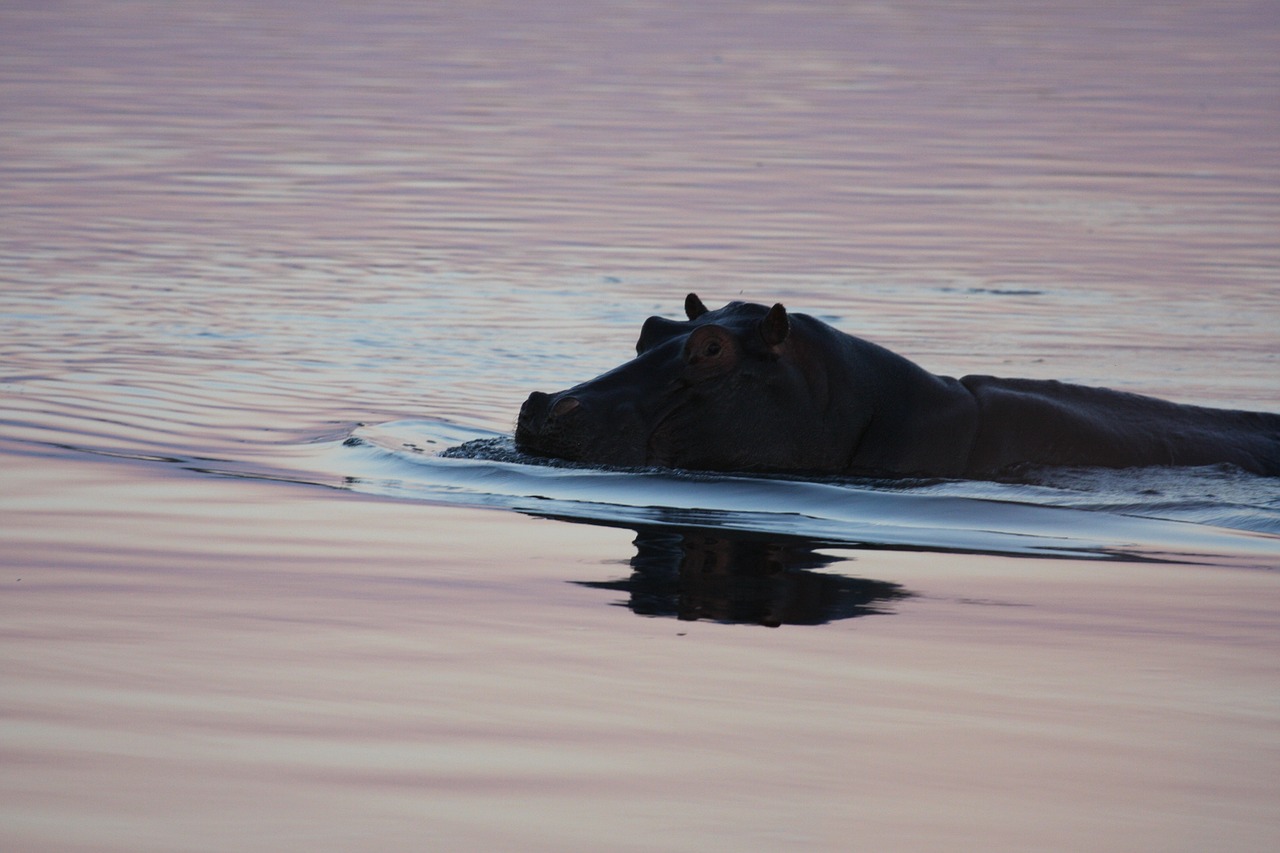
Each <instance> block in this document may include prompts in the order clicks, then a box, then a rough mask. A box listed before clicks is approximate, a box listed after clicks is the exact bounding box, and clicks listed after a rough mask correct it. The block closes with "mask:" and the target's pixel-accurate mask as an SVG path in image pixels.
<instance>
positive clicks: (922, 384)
mask: <svg viewBox="0 0 1280 853" xmlns="http://www.w3.org/2000/svg"><path fill="white" fill-rule="evenodd" d="M685 313H686V314H687V315H688V317H689V320H688V322H677V321H674V320H665V319H662V318H660V317H650V318H649V319H648V320H647V321H646V322H645V324H644V327H643V329H642V330H641V332H640V339H639V341H638V342H637V343H636V353H637V355H636V357H635V358H634V359H632V360H631V361H629V362H627V363H626V364H624V365H622V366H620V367H618V368H615V369H614V370H611V371H609V372H608V373H605V374H603V375H602V376H598V377H597V378H595V379H592V380H591V381H589V382H584V383H583V384H581V385H577V386H575V387H573V388H570V389H569V390H567V391H563V392H561V393H559V394H554V395H548V394H542V393H537V392H535V393H533V394H531V395H530V396H529V399H528V400H527V401H526V402H525V404H524V406H523V407H522V408H521V410H520V419H519V423H518V425H517V429H516V444H517V446H518V447H519V448H520V449H521V450H525V451H528V452H531V453H538V454H543V455H547V456H556V457H561V458H564V459H571V460H579V461H583V462H589V463H594V464H602V465H621V466H646V465H660V466H669V467H679V468H691V469H701V470H710V471H774V472H797V473H801V472H814V473H816V472H848V473H865V474H882V475H926V476H943V477H989V476H994V475H998V474H1000V473H1001V472H1003V471H1007V470H1009V469H1011V468H1013V467H1014V466H1020V465H1083V466H1089V465H1095V466H1105V467H1112V468H1125V467H1136V466H1145V465H1210V464H1217V463H1229V464H1232V465H1237V466H1239V467H1241V468H1243V469H1245V470H1248V471H1253V472H1255V473H1259V474H1269V475H1280V415H1274V414H1265V413H1261V412H1237V411H1228V410H1223V409H1207V408H1201V407H1198V406H1182V405H1177V404H1175V403H1169V402H1165V401H1163V400H1157V399H1154V398H1152V397H1142V396H1139V395H1136V394H1127V393H1123V392H1120V391H1110V390H1106V389H1102V388H1086V387H1083V386H1080V385H1066V384H1063V383H1060V382H1053V381H1042V380H1031V379H997V378H995V377H991V376H966V377H965V378H963V379H952V378H950V377H944V376H935V375H933V374H932V373H928V372H926V371H925V370H923V369H921V368H920V367H918V366H916V365H915V364H913V363H912V362H910V361H907V360H906V359H905V358H902V357H901V356H898V355H895V354H894V353H891V352H889V351H888V350H886V349H884V348H882V347H879V346H876V345H875V344H872V343H869V342H867V341H864V340H860V339H858V338H854V337H851V336H849V335H846V334H844V333H843V332H840V331H837V330H836V329H833V328H832V327H830V326H828V325H827V324H825V323H823V322H821V321H819V320H816V319H814V318H813V317H809V316H806V315H804V314H789V313H788V312H787V310H786V309H785V308H783V307H782V306H781V305H774V306H773V307H772V308H766V307H765V306H763V305H754V304H751V303H746V302H731V303H729V304H728V305H726V306H725V307H724V308H721V309H719V310H716V311H708V310H707V309H706V307H705V306H703V304H702V302H701V301H700V300H699V299H698V297H697V296H695V295H693V294H689V297H688V298H687V299H686V300H685Z"/></svg>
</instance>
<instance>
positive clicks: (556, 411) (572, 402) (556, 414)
mask: <svg viewBox="0 0 1280 853" xmlns="http://www.w3.org/2000/svg"><path fill="white" fill-rule="evenodd" d="M580 405H582V404H581V403H580V402H578V399H577V398H576V397H564V398H562V399H560V400H559V401H558V402H557V403H556V404H555V405H554V406H552V407H551V417H553V418H562V417H564V416H565V415H567V414H569V413H570V412H572V411H573V410H574V409H576V408H578V406H580Z"/></svg>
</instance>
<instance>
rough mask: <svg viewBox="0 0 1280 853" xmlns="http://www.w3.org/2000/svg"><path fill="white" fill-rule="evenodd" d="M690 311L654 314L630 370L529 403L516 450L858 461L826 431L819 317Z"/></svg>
mask: <svg viewBox="0 0 1280 853" xmlns="http://www.w3.org/2000/svg"><path fill="white" fill-rule="evenodd" d="M685 314H686V315H687V316H688V318H689V319H688V320H687V321H675V320H667V319H663V318H661V317H650V318H649V319H648V320H647V321H646V322H645V324H644V326H643V328H642V329H641V331H640V338H639V340H638V341H637V342H636V357H635V358H634V359H632V360H631V361H629V362H627V363H625V364H623V365H621V366H620V367H617V368H615V369H613V370H611V371H609V372H608V373H605V374H603V375H601V376H598V377H596V378H595V379H592V380H590V381H588V382H584V383H582V384H581V385H576V386H574V387H572V388H570V389H568V390H566V391H561V392H559V393H555V394H543V393H540V392H534V393H533V394H531V395H529V399H528V400H527V401H525V404H524V406H523V407H521V409H520V417H519V420H518V422H517V426H516V436H515V440H516V446H517V447H518V448H519V449H520V450H522V451H525V452H528V453H534V454H538V455H543V456H554V457H558V458H561V459H569V460H574V461H580V462H587V463H591V464H599V465H616V466H627V467H639V466H664V467H678V468H691V469H700V470H711V471H735V470H736V471H797V470H806V469H808V470H831V469H833V468H838V467H840V465H841V464H843V463H844V462H845V461H846V460H847V455H848V453H849V447H848V446H847V445H845V446H843V447H839V446H837V445H839V444H840V442H833V441H832V440H831V436H829V435H825V434H821V433H823V432H824V431H825V429H826V428H825V427H824V426H823V424H824V423H825V422H826V421H827V419H826V418H824V417H823V415H824V414H825V409H826V407H827V404H828V389H827V378H826V372H825V370H824V368H823V359H821V358H815V357H812V356H811V354H810V352H809V351H810V349H811V347H810V346H809V345H808V344H807V343H806V340H805V337H806V336H805V334H804V333H803V332H804V329H805V328H807V326H808V324H811V323H816V322H817V321H814V320H812V318H808V317H806V316H805V315H802V314H794V315H788V313H787V310H786V309H785V308H783V307H782V305H774V306H773V307H772V308H766V307H765V306H763V305H756V304H750V303H745V302H731V303H730V304H728V305H726V306H725V307H723V308H720V309H718V310H716V311H709V310H707V308H706V307H705V306H704V305H703V304H702V301H701V300H699V299H698V297H697V296H696V295H694V294H692V293H691V294H689V296H688V297H687V298H686V300H685ZM833 454H835V455H836V456H838V457H839V458H838V459H834V458H832V456H833Z"/></svg>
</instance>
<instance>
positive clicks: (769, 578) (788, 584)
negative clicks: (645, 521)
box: [578, 527, 911, 628]
mask: <svg viewBox="0 0 1280 853" xmlns="http://www.w3.org/2000/svg"><path fill="white" fill-rule="evenodd" d="M635 546H636V555H635V556H634V557H632V558H631V567H632V570H633V572H632V575H631V577H629V578H627V579H625V580H619V581H605V582H600V581H578V583H580V584H581V585H582V586H589V587H593V588H595V589H612V590H618V591H620V592H625V593H627V596H628V597H627V600H626V602H625V604H626V606H627V607H630V608H631V609H632V610H633V611H635V612H636V613H638V614H639V615H641V616H675V617H676V618H677V619H683V620H694V619H707V620H711V621H716V622H738V623H752V624H758V625H768V626H769V627H771V628H776V627H777V626H779V625H820V624H822V623H824V622H830V621H832V620H835V619H852V618H853V617H856V616H869V615H875V614H883V613H890V612H892V611H891V610H886V609H885V606H886V605H888V604H890V603H892V602H894V601H897V600H899V599H903V598H907V597H908V596H910V595H911V593H909V592H907V591H906V590H904V589H903V588H902V587H901V586H899V585H898V584H896V583H890V582H889V581H878V580H869V579H863V578H847V577H844V576H842V575H837V574H832V573H830V572H824V571H816V572H815V571H811V570H812V569H822V568H824V567H826V566H828V565H830V564H832V563H838V562H840V561H841V560H842V559H843V558H841V557H832V556H828V555H826V554H820V553H818V552H817V551H815V550H814V549H815V548H818V547H821V546H822V543H820V542H812V541H809V540H806V539H802V538H799V537H789V536H780V535H774V534H768V533H751V532H747V531H736V530H714V531H713V530H699V529H693V528H681V527H651V528H640V529H639V530H637V531H636V539H635Z"/></svg>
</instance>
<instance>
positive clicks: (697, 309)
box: [684, 293, 707, 320]
mask: <svg viewBox="0 0 1280 853" xmlns="http://www.w3.org/2000/svg"><path fill="white" fill-rule="evenodd" d="M684 313H685V316H687V317H688V318H689V319H690V320H696V319H698V318H699V317H701V316H702V315H703V314H705V313H707V306H705V305H703V304H702V300H701V299H699V298H698V294H696V293H690V294H689V295H688V296H686V297H685V298H684Z"/></svg>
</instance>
